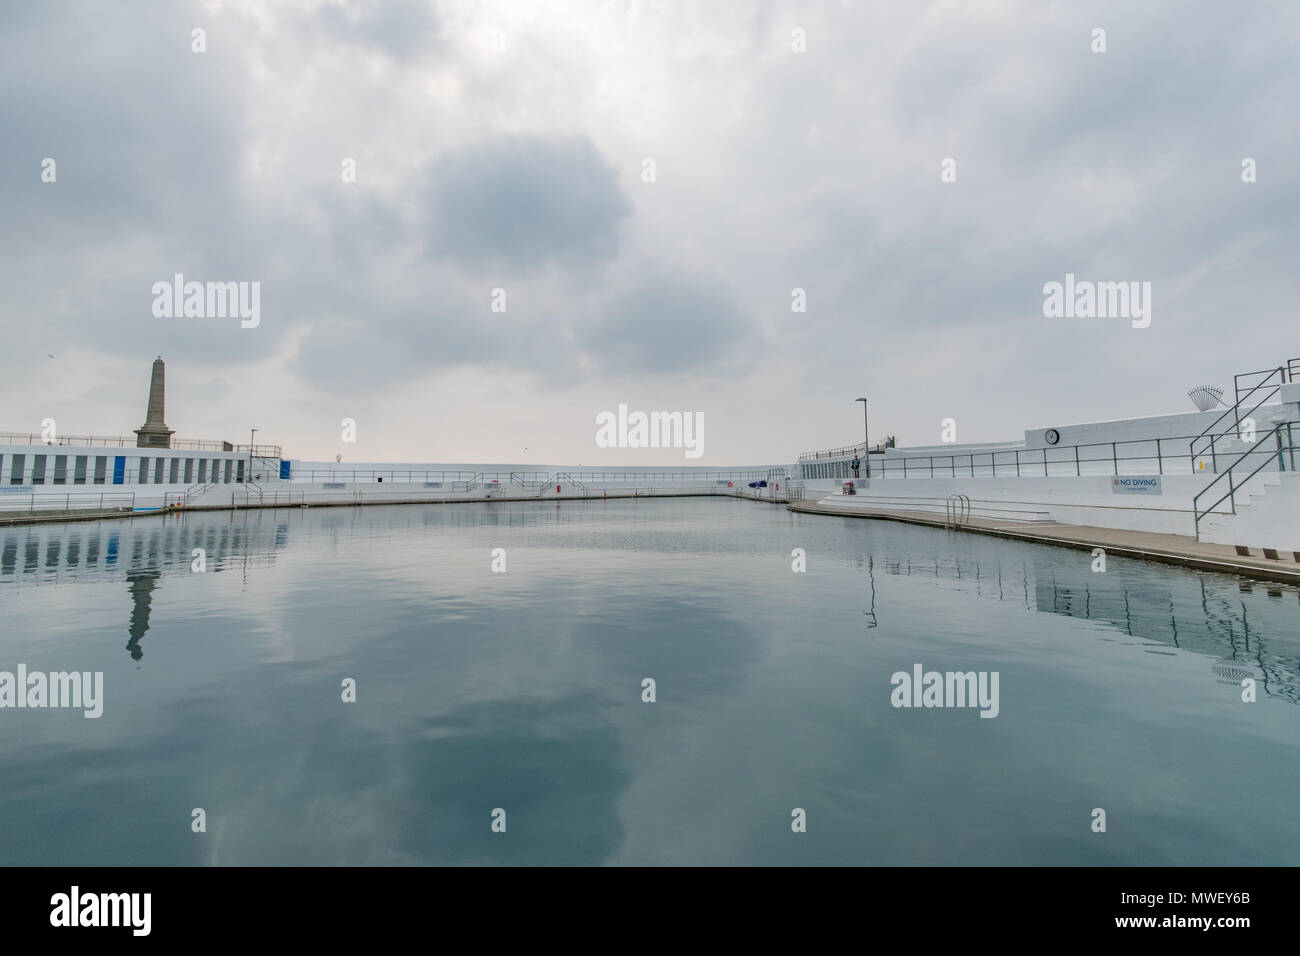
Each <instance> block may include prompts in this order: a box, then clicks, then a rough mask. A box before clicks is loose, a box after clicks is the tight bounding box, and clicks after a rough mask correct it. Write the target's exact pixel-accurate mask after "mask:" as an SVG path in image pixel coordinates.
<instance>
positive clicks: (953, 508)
mask: <svg viewBox="0 0 1300 956" xmlns="http://www.w3.org/2000/svg"><path fill="white" fill-rule="evenodd" d="M969 522H970V498H968V497H967V496H966V495H963V494H953V495H949V496H948V500H947V501H945V502H944V516H943V526H944V527H945V528H956V527H958V526H960V525H963V524H968V523H969Z"/></svg>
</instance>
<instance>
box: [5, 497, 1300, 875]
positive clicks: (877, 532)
mask: <svg viewBox="0 0 1300 956" xmlns="http://www.w3.org/2000/svg"><path fill="white" fill-rule="evenodd" d="M199 548H201V549H203V554H202V557H203V560H204V561H205V562H206V566H205V567H204V569H203V570H202V571H196V570H195V567H196V564H197V557H198V556H196V554H195V549H199ZM496 549H500V550H496ZM796 549H802V553H803V557H802V561H803V562H804V563H805V566H806V570H804V571H795V570H792V565H794V564H797V563H799V561H800V559H799V558H798V557H796V556H795V555H796V554H797V552H796ZM494 565H495V568H496V570H494ZM1092 565H1093V558H1092V555H1091V554H1089V553H1088V552H1086V551H1072V550H1067V549H1063V548H1053V547H1050V546H1046V545H1033V544H1025V543H1018V542H1012V541H1006V540H1001V539H997V538H990V537H985V536H980V535H974V534H966V533H959V532H946V531H943V530H942V529H935V528H928V527H917V526H910V525H903V524H896V523H892V522H881V521H867V520H861V519H851V518H836V517H826V516H820V515H800V514H793V513H791V512H788V511H787V510H785V509H784V508H782V507H776V506H772V505H769V504H765V503H758V502H752V501H743V500H736V499H726V498H723V499H720V498H675V499H639V500H617V501H607V502H601V501H592V502H571V501H566V502H562V503H555V502H535V503H534V502H494V503H480V504H454V505H435V506H424V505H400V506H376V507H367V508H313V509H306V510H304V509H293V510H280V511H270V510H267V511H245V512H238V513H231V512H211V513H193V514H189V515H180V516H178V515H168V516H147V517H146V516H140V517H136V518H131V519H126V520H120V521H105V522H101V523H82V524H57V525H47V526H42V527H35V528H23V527H11V528H3V529H0V622H2V623H0V671H10V672H13V671H15V670H16V668H17V666H18V665H19V664H20V663H22V664H25V666H26V668H27V670H28V671H29V672H30V671H45V672H51V671H66V670H77V671H82V672H102V673H103V688H104V689H103V714H102V716H101V717H99V718H98V719H87V718H85V717H83V715H82V712H81V711H80V710H76V709H31V708H25V709H13V708H6V709H0V779H2V780H3V787H2V788H0V821H3V824H2V825H0V862H2V863H4V864H11V865H12V864H41V865H44V864H67V865H127V864H129V865H145V864H164V865H171V864H180V865H189V864H217V865H224V864H412V863H417V864H423V863H456V864H499V863H504V864H542V863H545V864H615V865H617V864H713V863H723V864H963V865H983V864H1085V865H1086V864H1118V865H1136V864H1142V865H1164V864H1175V865H1182V864H1245V865H1255V864H1294V863H1296V862H1297V861H1300V814H1297V813H1295V810H1294V808H1295V799H1296V794H1297V793H1300V759H1298V758H1300V706H1297V704H1298V703H1300V677H1298V675H1300V628H1298V627H1297V625H1298V624H1300V592H1297V590H1296V589H1295V588H1290V587H1285V586H1280V585H1279V586H1274V585H1268V584H1264V583H1258V582H1256V583H1251V582H1247V581H1245V580H1241V579H1237V578H1233V577H1229V576H1224V575H1218V574H1208V573H1197V572H1190V571H1185V570H1182V569H1177V568H1172V567H1169V566H1164V565H1158V564H1150V563H1145V562H1139V561H1130V560H1125V559H1121V558H1110V559H1109V560H1108V562H1107V566H1106V570H1105V571H1104V572H1100V573H1098V572H1094V571H1093V570H1092ZM502 567H504V570H501V568H502ZM917 665H920V667H921V668H922V670H923V671H931V670H933V671H938V672H940V673H946V672H950V671H951V672H962V673H965V672H976V673H983V674H986V675H988V674H993V673H996V674H997V675H998V683H997V687H998V704H997V715H996V717H992V718H985V717H981V716H980V709H979V708H977V707H969V706H967V707H955V706H954V707H896V706H894V691H895V687H894V683H893V681H892V675H894V674H896V673H899V672H902V673H906V674H909V675H911V674H912V673H913V672H914V669H915V668H916V667H917ZM647 678H648V679H652V680H653V682H654V684H653V690H654V697H655V699H654V701H653V702H646V701H645V700H643V694H646V695H648V693H649V691H648V690H647V689H646V685H645V684H644V683H643V682H644V681H645V680H646V679H647ZM348 679H350V680H351V681H354V682H355V701H354V702H352V701H345V700H344V699H343V698H344V697H345V696H348V695H347V693H346V691H345V689H344V683H345V681H346V680H348ZM1243 681H1248V682H1249V681H1253V682H1254V686H1255V700H1254V701H1253V702H1245V701H1243V700H1242V695H1243V686H1242V682H1243ZM949 700H950V701H951V699H950V698H949ZM197 808H201V809H202V811H203V819H204V823H205V826H204V829H203V832H195V830H194V826H195V824H194V820H195V816H194V811H195V809H197ZM1097 810H1103V811H1104V814H1105V817H1104V819H1105V830H1104V832H1097V830H1096V829H1095V827H1096V826H1097V824H1096V823H1095V821H1096V820H1097V819H1098V815H1097V813H1096V812H1095V811H1097ZM494 811H503V813H501V812H498V813H495V814H494ZM799 811H802V813H799ZM494 820H496V821H498V822H497V828H498V829H499V828H500V825H501V821H504V832H495V831H494V827H493V824H494ZM799 820H802V821H803V827H802V832H796V828H798V822H799Z"/></svg>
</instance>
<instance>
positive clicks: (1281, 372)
mask: <svg viewBox="0 0 1300 956" xmlns="http://www.w3.org/2000/svg"><path fill="white" fill-rule="evenodd" d="M1297 361H1300V360H1297V359H1288V360H1287V364H1286V365H1279V366H1277V367H1276V368H1272V369H1261V370H1260V371H1258V372H1242V373H1240V374H1239V375H1234V376H1233V377H1232V386H1233V397H1234V398H1235V399H1236V401H1235V402H1233V404H1232V407H1230V408H1228V409H1226V410H1225V411H1224V412H1223V414H1222V415H1220V416H1219V417H1218V418H1216V419H1215V420H1214V421H1213V422H1211V423H1210V424H1209V425H1208V426H1206V427H1205V428H1204V429H1203V430H1202V431H1201V433H1200V434H1199V435H1197V436H1196V437H1195V438H1193V439H1192V441H1191V444H1190V445H1189V446H1188V450H1189V454H1190V455H1191V459H1192V468H1193V469H1195V467H1196V456H1197V455H1198V454H1204V451H1205V449H1204V448H1202V450H1201V451H1200V452H1198V451H1197V449H1196V443H1197V442H1199V441H1201V439H1203V438H1207V437H1208V439H1209V452H1210V461H1211V466H1212V467H1213V468H1214V470H1215V471H1218V467H1217V464H1218V462H1217V459H1218V451H1217V448H1216V446H1215V442H1216V441H1217V440H1218V439H1220V438H1223V437H1224V436H1225V435H1238V434H1240V433H1241V419H1242V417H1243V416H1242V414H1241V406H1242V404H1243V403H1245V401H1246V400H1247V399H1248V398H1250V397H1251V396H1252V395H1254V394H1255V393H1256V392H1257V391H1259V390H1260V389H1261V388H1264V387H1266V386H1268V385H1269V383H1270V382H1272V380H1273V376H1275V375H1276V376H1277V382H1276V383H1274V384H1273V385H1272V387H1271V388H1269V390H1268V392H1267V393H1266V394H1265V395H1264V396H1263V397H1262V398H1260V400H1259V401H1257V402H1256V403H1255V404H1254V405H1252V406H1251V408H1250V410H1249V411H1248V412H1246V413H1245V416H1244V417H1246V418H1249V417H1250V416H1251V415H1253V414H1254V413H1255V412H1256V411H1257V410H1258V409H1259V407H1260V406H1261V405H1263V404H1264V403H1265V402H1267V401H1268V400H1269V399H1270V398H1272V397H1273V396H1274V395H1276V394H1277V393H1278V391H1279V390H1280V389H1281V388H1282V386H1283V385H1285V384H1286V383H1287V380H1288V378H1289V377H1290V374H1291V372H1290V370H1291V368H1292V365H1293V363H1295V362H1297ZM1251 375H1263V376H1264V377H1263V378H1262V379H1260V380H1259V381H1258V382H1256V383H1255V384H1254V385H1253V386H1252V387H1251V389H1250V391H1248V392H1247V393H1246V394H1245V395H1242V394H1241V385H1240V382H1241V379H1243V378H1247V377H1249V376H1251ZM1229 415H1231V416H1232V428H1225V429H1223V430H1222V431H1220V432H1215V429H1216V428H1218V426H1219V423H1220V422H1222V421H1223V420H1224V419H1225V418H1227V417H1228V416H1229Z"/></svg>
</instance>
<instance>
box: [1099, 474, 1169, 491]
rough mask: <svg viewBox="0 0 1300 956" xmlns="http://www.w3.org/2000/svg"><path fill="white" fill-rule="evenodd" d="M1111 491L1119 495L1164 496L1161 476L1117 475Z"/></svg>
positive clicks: (1112, 480)
mask: <svg viewBox="0 0 1300 956" xmlns="http://www.w3.org/2000/svg"><path fill="white" fill-rule="evenodd" d="M1110 490H1111V491H1112V492H1113V493H1114V494H1117V495H1163V494H1164V489H1163V488H1161V487H1160V476H1159V475H1116V476H1115V477H1114V478H1112V479H1111V480H1110Z"/></svg>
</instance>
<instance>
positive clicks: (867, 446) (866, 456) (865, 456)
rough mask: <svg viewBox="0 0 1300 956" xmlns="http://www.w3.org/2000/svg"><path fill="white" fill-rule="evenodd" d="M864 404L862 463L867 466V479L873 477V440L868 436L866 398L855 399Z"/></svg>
mask: <svg viewBox="0 0 1300 956" xmlns="http://www.w3.org/2000/svg"><path fill="white" fill-rule="evenodd" d="M854 401H858V402H861V403H862V462H863V464H865V465H866V466H867V473H866V477H867V478H870V477H871V438H870V436H869V435H868V425H867V400H866V399H865V398H858V399H854Z"/></svg>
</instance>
